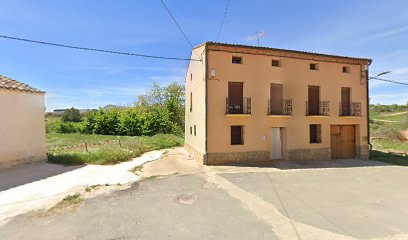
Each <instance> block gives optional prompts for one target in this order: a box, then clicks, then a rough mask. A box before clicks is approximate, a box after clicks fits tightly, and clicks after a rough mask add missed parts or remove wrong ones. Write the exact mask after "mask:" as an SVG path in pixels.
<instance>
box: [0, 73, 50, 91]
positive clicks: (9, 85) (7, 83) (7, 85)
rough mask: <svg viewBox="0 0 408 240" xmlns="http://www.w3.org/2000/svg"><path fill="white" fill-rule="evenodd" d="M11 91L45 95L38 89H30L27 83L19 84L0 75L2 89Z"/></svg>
mask: <svg viewBox="0 0 408 240" xmlns="http://www.w3.org/2000/svg"><path fill="white" fill-rule="evenodd" d="M1 88H3V89H9V90H15V91H22V92H31V93H45V92H44V91H41V90H39V89H37V88H33V87H30V86H29V85H27V84H25V83H21V82H18V81H16V80H14V79H11V78H8V77H5V76H3V75H0V89H1Z"/></svg>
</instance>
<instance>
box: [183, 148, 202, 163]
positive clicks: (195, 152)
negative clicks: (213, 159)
mask: <svg viewBox="0 0 408 240" xmlns="http://www.w3.org/2000/svg"><path fill="white" fill-rule="evenodd" d="M184 149H186V151H187V152H188V153H189V154H190V155H191V156H192V157H193V158H194V159H195V160H196V161H198V162H199V163H200V164H205V162H204V159H205V155H204V154H203V153H201V152H199V151H198V150H197V149H195V148H194V147H193V146H191V145H189V144H187V143H185V144H184Z"/></svg>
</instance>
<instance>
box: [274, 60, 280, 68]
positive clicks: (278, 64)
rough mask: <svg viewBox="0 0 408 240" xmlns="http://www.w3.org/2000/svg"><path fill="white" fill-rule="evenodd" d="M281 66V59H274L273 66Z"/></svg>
mask: <svg viewBox="0 0 408 240" xmlns="http://www.w3.org/2000/svg"><path fill="white" fill-rule="evenodd" d="M280 66H281V64H280V60H276V59H274V60H272V67H280Z"/></svg>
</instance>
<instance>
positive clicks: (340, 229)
mask: <svg viewBox="0 0 408 240" xmlns="http://www.w3.org/2000/svg"><path fill="white" fill-rule="evenodd" d="M169 161H170V162H171V161H172V160H171V159H168V160H164V161H163V162H162V163H160V162H158V163H152V164H153V166H154V164H158V165H160V164H164V165H166V164H167V165H168V164H169ZM177 161H178V162H177V164H179V163H180V162H183V161H184V160H183V159H182V158H179V159H178V160H177ZM186 161H187V160H186ZM177 164H176V165H177ZM189 164H190V163H189ZM305 164H306V163H302V164H294V163H289V164H279V165H276V166H274V167H263V168H255V167H253V168H243V167H197V168H196V169H194V171H189V172H184V173H183V172H178V173H177V174H171V175H168V176H162V177H159V178H157V179H146V180H144V181H142V182H140V183H137V184H135V185H134V186H133V187H131V188H130V189H126V190H122V191H117V192H114V193H111V194H109V195H101V196H97V197H95V198H90V199H86V200H85V202H84V203H83V204H82V205H81V206H79V207H78V208H75V209H73V210H71V211H66V212H63V213H58V214H53V215H49V216H43V215H41V214H38V213H29V214H26V215H22V216H19V217H17V218H15V219H14V220H12V221H11V222H9V223H8V224H7V225H4V226H2V227H0V236H1V239H41V240H43V239H408V221H407V219H408V185H407V182H408V170H407V168H405V167H400V166H391V165H386V164H381V163H378V162H372V161H363V160H342V161H335V162H330V163H327V162H326V163H322V162H315V163H310V164H308V165H305ZM146 167H147V170H149V166H146ZM155 167H157V166H155ZM150 168H152V167H151V166H150ZM159 168H160V167H159ZM151 170H152V169H150V170H149V171H151ZM190 170H191V169H190ZM172 173H175V171H173V170H172Z"/></svg>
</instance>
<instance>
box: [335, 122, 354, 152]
mask: <svg viewBox="0 0 408 240" xmlns="http://www.w3.org/2000/svg"><path fill="white" fill-rule="evenodd" d="M330 148H331V157H332V159H341V158H355V157H356V131H355V126H354V125H332V126H330Z"/></svg>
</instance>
